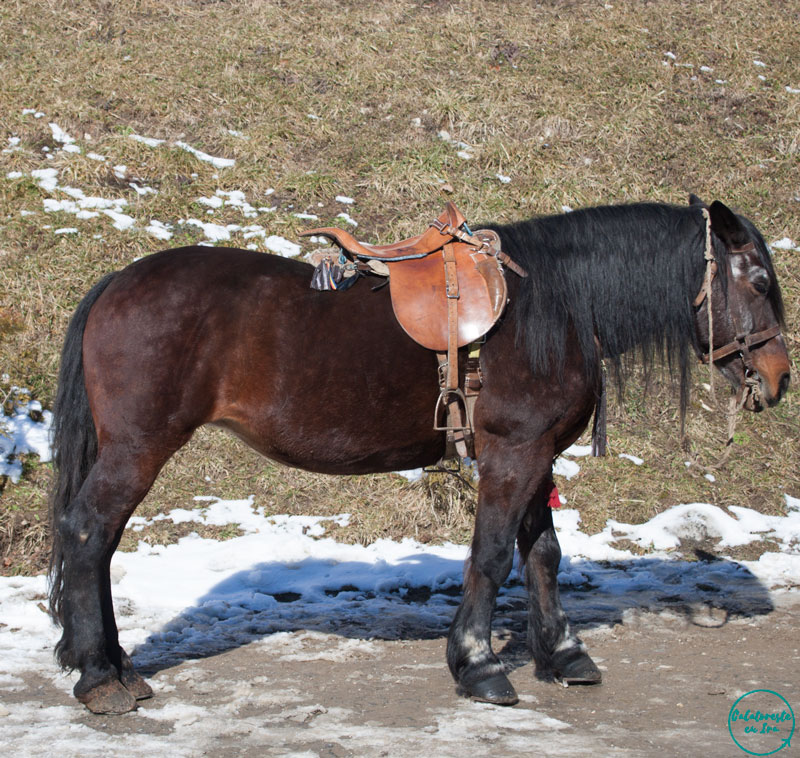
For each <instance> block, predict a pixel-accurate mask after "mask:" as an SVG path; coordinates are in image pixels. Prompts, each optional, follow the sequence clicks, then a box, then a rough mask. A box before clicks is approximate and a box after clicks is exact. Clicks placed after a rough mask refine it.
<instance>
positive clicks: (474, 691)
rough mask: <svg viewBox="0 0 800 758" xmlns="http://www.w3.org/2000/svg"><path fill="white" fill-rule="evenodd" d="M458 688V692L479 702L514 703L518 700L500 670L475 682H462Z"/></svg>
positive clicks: (514, 691) (511, 686)
mask: <svg viewBox="0 0 800 758" xmlns="http://www.w3.org/2000/svg"><path fill="white" fill-rule="evenodd" d="M459 690H460V694H462V695H464V696H465V697H468V698H470V699H471V700H477V701H478V702H480V703H494V704H495V705H516V704H517V703H518V702H519V697H518V696H517V692H516V690H515V689H514V687H513V685H512V684H511V682H509V681H508V677H507V676H506V675H505V674H503V673H502V672H501V673H499V674H493V675H492V676H489V677H487V678H486V679H481V680H479V681H476V682H469V683H465V682H462V683H461V685H460V688H459Z"/></svg>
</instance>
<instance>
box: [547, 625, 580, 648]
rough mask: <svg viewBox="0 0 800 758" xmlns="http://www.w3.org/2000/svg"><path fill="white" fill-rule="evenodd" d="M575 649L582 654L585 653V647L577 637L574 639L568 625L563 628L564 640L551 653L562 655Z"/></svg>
mask: <svg viewBox="0 0 800 758" xmlns="http://www.w3.org/2000/svg"><path fill="white" fill-rule="evenodd" d="M573 647H576V648H578V650H580V651H581V652H582V653H585V652H586V645H584V644H583V642H581V641H580V640H579V639H578V638H577V637H574V636H573V634H572V632H571V630H570V628H569V624H567V625H566V626H565V627H564V639H562V640H561V642H559V643H558V645H556V648H555V650H553V653H554V654H555V653H562V652H564V651H565V650H569V649H570V648H573Z"/></svg>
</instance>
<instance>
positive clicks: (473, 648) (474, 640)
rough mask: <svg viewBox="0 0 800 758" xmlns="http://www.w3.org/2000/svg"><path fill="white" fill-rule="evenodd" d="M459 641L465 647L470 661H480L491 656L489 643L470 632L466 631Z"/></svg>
mask: <svg viewBox="0 0 800 758" xmlns="http://www.w3.org/2000/svg"><path fill="white" fill-rule="evenodd" d="M461 641H462V642H463V644H464V647H465V648H466V651H467V659H468V660H469V661H470V663H482V662H484V661H486V660H488V659H490V658H492V657H493V653H492V648H491V645H489V643H488V642H487V641H486V640H484V639H480V638H479V637H476V636H475V635H474V634H472V633H471V632H466V633H465V634H464V636H463V637H462V638H461Z"/></svg>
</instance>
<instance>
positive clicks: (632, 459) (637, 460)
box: [619, 453, 644, 466]
mask: <svg viewBox="0 0 800 758" xmlns="http://www.w3.org/2000/svg"><path fill="white" fill-rule="evenodd" d="M619 457H620V458H624V459H626V460H628V461H630V462H631V463H635V464H636V465H637V466H641V465H642V464H643V463H644V461H643V460H642V459H641V458H637V457H636V456H635V455H629V454H628V453H620V454H619Z"/></svg>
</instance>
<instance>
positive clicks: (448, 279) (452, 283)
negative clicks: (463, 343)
mask: <svg viewBox="0 0 800 758" xmlns="http://www.w3.org/2000/svg"><path fill="white" fill-rule="evenodd" d="M442 254H443V256H444V278H445V294H446V295H447V379H446V382H445V387H444V388H445V389H446V390H448V391H452V390H456V389H458V298H459V297H460V295H459V291H458V275H457V273H456V256H455V251H454V249H453V244H452V243H448V244H447V245H445V246H444V250H443V252H442Z"/></svg>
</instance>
